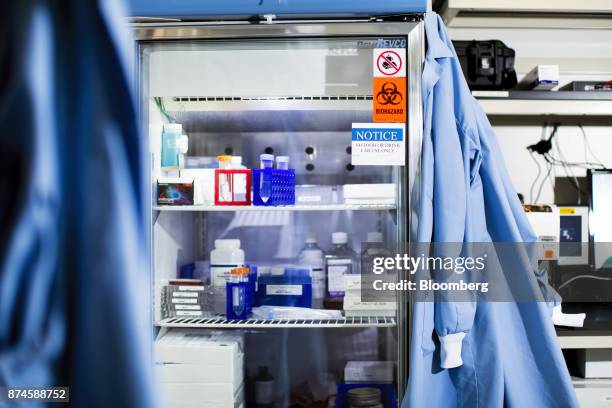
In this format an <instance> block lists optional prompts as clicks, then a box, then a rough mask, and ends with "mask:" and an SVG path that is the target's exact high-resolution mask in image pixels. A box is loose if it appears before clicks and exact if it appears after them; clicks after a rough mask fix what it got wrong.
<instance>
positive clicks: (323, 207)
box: [153, 204, 397, 211]
mask: <svg viewBox="0 0 612 408" xmlns="http://www.w3.org/2000/svg"><path fill="white" fill-rule="evenodd" d="M153 209H154V210H155V211H382V210H395V209H397V207H396V206H395V205H394V204H320V205H304V204H296V205H284V206H278V207H261V206H254V205H227V206H222V205H218V206H212V205H157V206H154V207H153Z"/></svg>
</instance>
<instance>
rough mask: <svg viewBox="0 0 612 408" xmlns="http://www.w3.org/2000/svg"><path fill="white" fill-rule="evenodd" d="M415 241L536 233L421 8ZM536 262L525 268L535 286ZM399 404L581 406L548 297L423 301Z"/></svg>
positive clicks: (438, 29) (501, 238)
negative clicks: (422, 57)
mask: <svg viewBox="0 0 612 408" xmlns="http://www.w3.org/2000/svg"><path fill="white" fill-rule="evenodd" d="M425 30H426V38H427V45H428V49H427V53H426V58H425V65H424V72H423V104H424V138H423V151H422V167H421V173H422V174H421V180H420V183H421V185H420V188H421V201H420V208H419V226H418V232H417V235H418V236H417V240H418V241H419V242H453V243H457V242H533V241H535V239H536V237H535V234H534V233H533V231H532V229H531V227H530V226H529V223H528V221H527V218H526V216H525V214H524V212H523V209H522V207H521V204H520V202H519V200H518V198H517V195H516V192H515V191H514V188H513V186H512V184H511V182H510V178H509V176H508V173H507V171H506V169H505V166H504V163H503V157H502V155H501V153H500V150H499V147H498V145H497V142H496V139H495V135H494V132H493V129H492V128H491V126H490V124H489V122H488V120H487V117H486V115H485V113H484V112H483V110H482V109H481V108H480V106H479V105H478V103H477V101H476V100H475V99H474V98H473V97H472V96H471V94H470V91H469V89H468V87H467V84H466V82H465V79H464V77H463V73H462V71H461V67H460V65H459V61H458V59H457V57H456V54H455V52H454V49H453V46H452V43H451V41H450V40H449V39H448V36H447V34H446V32H445V29H444V25H443V23H442V20H441V19H440V18H439V17H438V16H437V15H436V14H435V13H429V14H428V15H427V16H426V18H425ZM532 267H534V265H532V264H529V263H527V264H526V265H525V268H524V270H523V271H522V272H521V273H522V275H521V276H520V279H521V280H524V282H526V285H532V286H534V287H537V286H538V283H537V277H536V274H535V272H534V271H533V269H531V268H532ZM409 370H410V371H409V381H408V386H407V390H406V394H405V397H404V400H403V402H402V407H414V408H420V407H425V406H427V407H430V408H435V407H445V408H446V407H453V406H456V407H500V408H501V407H510V408H512V407H576V406H577V402H576V398H575V394H574V390H573V388H572V384H571V380H570V376H569V374H568V371H567V368H566V365H565V362H564V360H563V356H562V353H561V349H560V346H559V343H558V341H557V337H556V333H555V330H554V327H553V324H552V320H551V316H550V309H549V307H548V305H547V303H546V302H535V301H534V302H481V301H479V302H417V303H415V304H414V307H413V318H412V336H411V342H410V361H409Z"/></svg>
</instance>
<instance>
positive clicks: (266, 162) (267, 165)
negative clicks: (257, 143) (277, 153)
mask: <svg viewBox="0 0 612 408" xmlns="http://www.w3.org/2000/svg"><path fill="white" fill-rule="evenodd" d="M273 165H274V155H273V154H265V153H264V154H260V155H259V167H260V168H262V169H271V168H272V166H273Z"/></svg>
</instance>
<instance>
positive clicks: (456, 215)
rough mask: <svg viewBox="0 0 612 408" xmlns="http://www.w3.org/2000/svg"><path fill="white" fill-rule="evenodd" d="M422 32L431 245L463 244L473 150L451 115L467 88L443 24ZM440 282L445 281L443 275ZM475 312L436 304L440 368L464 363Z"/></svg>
mask: <svg viewBox="0 0 612 408" xmlns="http://www.w3.org/2000/svg"><path fill="white" fill-rule="evenodd" d="M425 32H426V36H427V44H428V49H427V52H426V57H425V67H424V72H423V98H424V114H425V115H424V118H425V123H424V144H423V147H424V148H426V147H427V148H431V150H432V152H433V154H432V155H431V156H432V157H433V159H432V161H433V165H431V166H430V167H429V168H424V167H422V172H423V174H422V178H423V180H426V181H428V182H430V183H432V184H433V188H432V189H431V192H432V203H430V205H432V207H433V210H432V213H433V228H432V234H431V241H432V242H434V243H459V244H460V243H462V242H464V238H465V233H466V221H467V218H468V211H469V205H468V199H469V196H470V190H471V174H472V170H473V169H474V167H473V165H474V163H473V162H471V161H470V160H469V154H470V153H474V152H473V151H471V150H470V148H471V147H472V146H471V145H470V144H469V143H468V144H462V140H463V139H464V138H465V136H466V135H465V129H462V128H461V127H460V126H458V125H457V123H458V121H457V120H456V117H455V115H456V113H457V111H460V110H461V109H462V107H461V102H462V101H461V97H460V95H462V94H463V93H465V92H466V90H467V85H466V84H465V81H464V80H463V76H462V74H461V76H460V79H461V80H460V81H457V72H458V71H457V70H459V72H460V67H459V65H458V61H457V60H456V58H455V54H454V52H453V51H452V50H453V48H452V44H451V42H450V40H449V39H448V37H447V35H446V32H445V30H444V25H443V23H442V21H441V20H440V18H439V17H438V16H437V15H436V14H434V13H431V14H429V15H427V16H426V18H425ZM468 92H469V91H468ZM429 144H431V146H429ZM424 153H427V152H424ZM424 157H427V156H424ZM466 157H467V158H468V159H467V160H466ZM426 171H431V172H432V173H433V177H431V178H430V177H429V175H428V174H426ZM426 187H427V186H425V189H426ZM426 191H427V190H426ZM425 204H429V203H425ZM420 238H422V236H420ZM445 278H446V279H449V277H448V276H446V277H445ZM453 278H454V277H450V279H453ZM475 309H476V304H475V302H467V301H466V302H452V301H448V300H443V301H436V302H435V305H434V329H435V332H436V334H437V336H438V339H439V340H440V357H441V367H442V368H453V367H457V366H460V365H462V364H463V362H462V359H461V349H462V342H463V339H464V337H465V335H466V333H467V332H469V330H470V329H471V327H472V325H473V322H474V316H475Z"/></svg>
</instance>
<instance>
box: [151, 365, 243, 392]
mask: <svg viewBox="0 0 612 408" xmlns="http://www.w3.org/2000/svg"><path fill="white" fill-rule="evenodd" d="M155 371H156V374H157V378H158V380H159V382H160V383H162V384H166V383H183V384H191V383H203V384H233V387H234V391H236V390H237V389H238V387H239V386H240V385H241V384H242V382H243V380H244V367H243V361H242V359H236V360H235V361H234V365H233V366H227V365H219V364H215V365H210V364H208V365H197V364H174V363H155Z"/></svg>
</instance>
